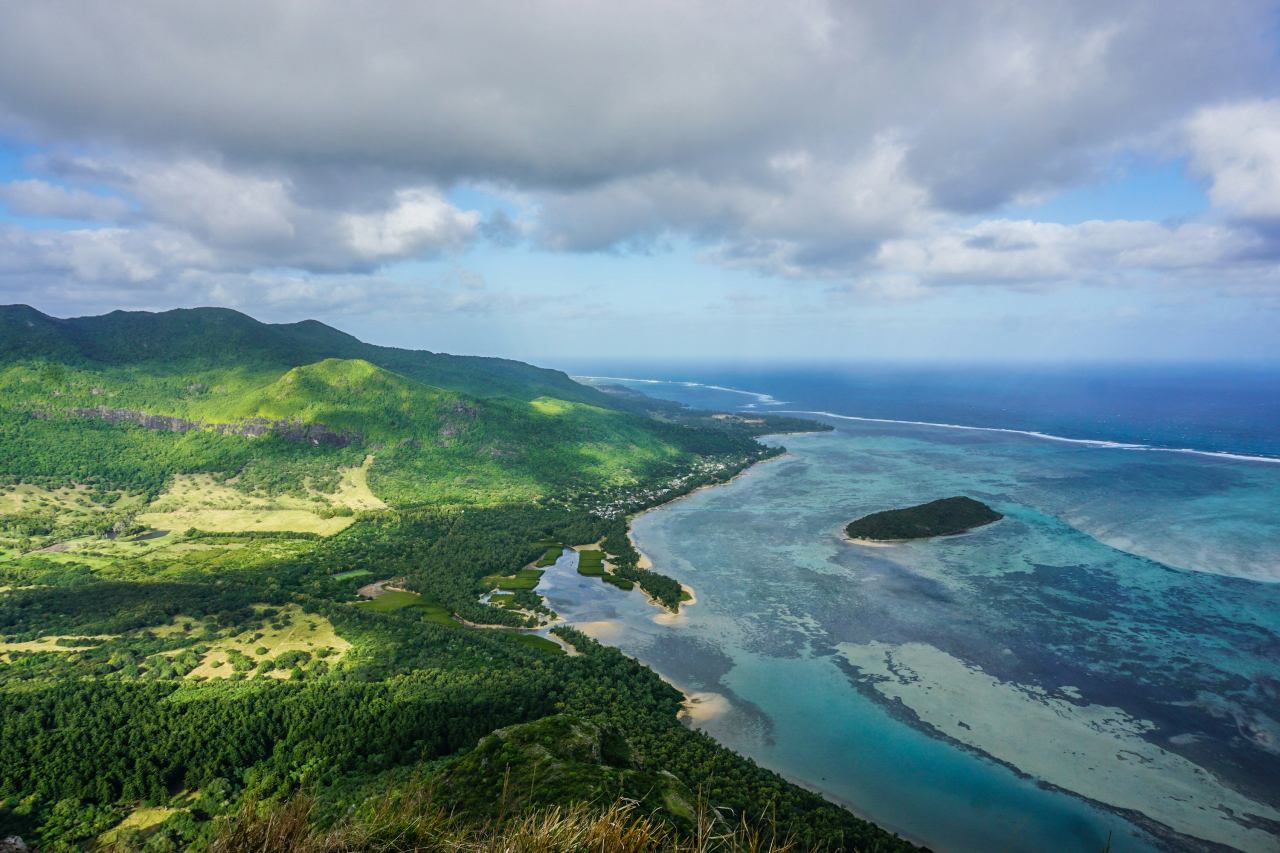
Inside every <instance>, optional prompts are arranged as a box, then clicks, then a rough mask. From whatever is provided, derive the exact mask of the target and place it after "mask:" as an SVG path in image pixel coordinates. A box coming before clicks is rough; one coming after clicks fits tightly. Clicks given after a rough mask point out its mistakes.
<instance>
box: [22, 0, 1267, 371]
mask: <svg viewBox="0 0 1280 853" xmlns="http://www.w3.org/2000/svg"><path fill="white" fill-rule="evenodd" d="M18 302H20V303H27V304H30V305H33V306H35V307H36V308H39V309H40V310H42V311H45V312H46V313H49V314H52V315H55V316H80V315H85V314H96V313H103V312H106V311H110V310H114V309H128V310H135V309H145V310H163V309H168V308H174V307H189V306H197V305H223V306H228V307H232V308H236V309H239V310H242V311H244V312H246V313H249V314H252V315H253V316H256V317H258V318H260V319H263V320H268V321H273V322H281V321H292V320H299V319H304V318H315V319H319V320H322V321H324V322H328V323H330V324H332V325H335V326H337V327H339V328H342V329H344V330H347V331H350V332H352V333H353V334H356V335H358V336H360V337H362V338H364V339H366V340H370V341H374V342H377V343H385V344H393V345H398V346H407V347H414V348H423V349H431V350H436V351H446V352H459V353H478V354H490V355H502V356H509V357H516V358H522V359H526V360H532V361H536V362H539V363H546V364H554V363H558V362H569V361H572V362H573V363H575V364H582V363H589V362H590V361H592V360H600V361H601V362H607V361H619V360H629V361H638V360H644V359H655V360H662V361H668V362H669V361H679V360H682V359H687V360H691V361H692V360H714V361H722V362H725V361H729V362H731V361H735V360H750V361H754V362H761V361H805V360H808V361H823V362H841V361H846V362H857V361H868V360H888V361H895V360H907V361H920V362H926V363H932V362H963V361H999V362H1022V361H1031V362H1045V361H1048V362H1055V363H1056V362H1072V361H1108V360H1124V361H1157V362H1159V361H1251V362H1266V363H1273V364H1280V5H1278V4H1277V3H1274V2H1252V0H1217V2H1213V3H1206V2H1203V0H1191V2H1182V0H1158V1H1155V0H1153V2H1141V1H1140V0H1135V1H1134V2H1117V0H1108V2H1091V1H1090V0H1069V2H1057V0H1036V2H1024V3H1016V2H1000V0H982V2H966V1H965V0H955V2H946V3H939V2H914V0H891V2H890V1H888V0H887V1H886V2H818V0H791V2H786V3H778V2H772V0H760V2H750V0H743V2H725V1H724V0H713V1H712V0H678V2H674V0H673V2H667V0H646V2H644V3H600V2H568V0H557V1H556V2H539V1H538V0H532V2H493V0H472V2H468V3H465V4H461V3H430V2H428V3H422V2H413V3H398V2H380V3H371V4H352V3H338V2H322V1H319V0H317V1H316V2H312V1H311V0H308V2H301V1H300V2H273V3H263V2H256V1H255V2H235V0H232V2H225V0H224V2H186V3H169V2H161V0H154V2H153V0H136V2H131V3H127V4H120V3H106V2H58V0H51V1H50V2H41V3H6V4H3V5H0V303H18Z"/></svg>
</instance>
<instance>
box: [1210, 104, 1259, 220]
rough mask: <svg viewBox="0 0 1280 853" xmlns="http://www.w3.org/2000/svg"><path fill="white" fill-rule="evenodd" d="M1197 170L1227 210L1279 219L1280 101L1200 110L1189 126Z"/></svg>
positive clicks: (1215, 199) (1216, 201) (1212, 196)
mask: <svg viewBox="0 0 1280 853" xmlns="http://www.w3.org/2000/svg"><path fill="white" fill-rule="evenodd" d="M1187 135H1188V138H1189V144H1190V147H1191V157H1192V166H1193V168H1194V169H1195V170H1196V171H1197V172H1198V173H1199V174H1201V175H1202V176H1204V177H1207V178H1208V179H1209V198H1210V199H1211V200H1212V201H1213V203H1214V205H1215V206H1217V207H1219V208H1221V209H1222V210H1224V211H1226V212H1227V213H1228V214H1231V215H1234V216H1239V217H1242V218H1245V219H1280V99H1273V100H1254V101H1246V102H1242V103H1233V104H1227V105H1224V106H1216V107H1211V108H1207V109H1204V110H1201V111H1200V112H1198V113H1197V114H1196V115H1195V116H1194V117H1193V118H1192V119H1191V121H1190V122H1188V125H1187Z"/></svg>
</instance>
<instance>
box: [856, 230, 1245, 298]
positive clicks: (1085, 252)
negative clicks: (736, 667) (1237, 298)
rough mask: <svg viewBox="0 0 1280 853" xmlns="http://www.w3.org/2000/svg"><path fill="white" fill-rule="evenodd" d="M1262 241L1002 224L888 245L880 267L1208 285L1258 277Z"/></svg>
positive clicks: (989, 277) (1001, 277)
mask: <svg viewBox="0 0 1280 853" xmlns="http://www.w3.org/2000/svg"><path fill="white" fill-rule="evenodd" d="M1259 240H1260V238H1259V237H1258V236H1257V235H1255V234H1253V233H1252V232H1249V231H1243V230H1240V229H1236V228H1232V227H1229V226H1224V225H1208V224H1197V223H1189V224H1183V225H1166V224H1163V223H1159V222H1151V221H1123V220H1117V221H1091V222H1082V223H1079V224H1076V225H1062V224H1058V223H1049V222H1031V221H1026V220H1007V219H1000V220H990V221H985V222H981V223H978V224H977V225H974V226H971V227H967V228H950V229H945V230H940V231H938V232H936V233H933V234H928V235H925V236H922V237H915V238H907V239H898V240H889V241H886V242H885V243H884V244H882V245H881V246H880V248H879V250H878V251H877V252H876V255H875V258H874V260H873V263H872V269H873V270H874V271H876V272H880V273H887V274H890V275H893V276H898V277H901V276H911V277H912V278H914V279H915V280H917V281H929V282H934V283H942V284H945V283H964V284H1001V283H1017V284H1027V285H1036V284H1050V283H1061V282H1083V283H1086V284H1088V283H1095V284H1101V283H1108V282H1113V281H1117V280H1124V279H1125V278H1126V277H1131V276H1134V275H1147V274H1152V273H1154V274H1159V275H1161V276H1162V280H1164V281H1171V280H1173V279H1174V278H1176V277H1189V278H1190V280H1193V281H1196V282H1198V283H1204V279H1205V277H1206V276H1216V277H1220V278H1229V277H1230V276H1231V275H1232V271H1233V269H1235V268H1236V267H1240V268H1241V272H1242V273H1243V274H1246V275H1250V276H1252V275H1254V274H1256V272H1257V269H1256V268H1255V266H1254V265H1252V264H1248V263H1247V259H1248V257H1249V256H1250V255H1251V254H1252V253H1253V252H1254V250H1255V249H1256V248H1257V245H1258V243H1259ZM1221 283H1226V282H1221Z"/></svg>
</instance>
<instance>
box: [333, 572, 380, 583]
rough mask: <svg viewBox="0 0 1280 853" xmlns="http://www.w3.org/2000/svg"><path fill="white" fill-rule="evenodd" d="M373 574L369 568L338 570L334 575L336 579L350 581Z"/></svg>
mask: <svg viewBox="0 0 1280 853" xmlns="http://www.w3.org/2000/svg"><path fill="white" fill-rule="evenodd" d="M372 575H373V572H371V571H369V570H368V569H352V570H351V571H349V572H338V573H337V574H336V575H334V576H333V579H334V580H336V581H349V580H353V579H355V578H367V577H370V576H372Z"/></svg>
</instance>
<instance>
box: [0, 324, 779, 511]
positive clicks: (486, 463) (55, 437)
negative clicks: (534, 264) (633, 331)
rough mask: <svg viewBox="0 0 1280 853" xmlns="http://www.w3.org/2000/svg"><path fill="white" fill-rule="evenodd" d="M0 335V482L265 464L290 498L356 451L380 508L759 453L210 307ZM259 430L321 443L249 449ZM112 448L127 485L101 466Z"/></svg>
mask: <svg viewBox="0 0 1280 853" xmlns="http://www.w3.org/2000/svg"><path fill="white" fill-rule="evenodd" d="M0 331H2V332H3V333H2V334H0V392H2V393H3V395H4V402H3V403H0V421H7V422H8V425H9V426H8V429H7V430H6V431H7V432H8V433H10V434H11V435H12V436H13V441H12V443H11V444H10V446H9V447H8V450H7V452H6V451H5V450H0V478H2V479H8V480H14V481H31V482H37V483H41V484H55V485H68V484H70V483H71V482H73V481H74V482H83V483H90V484H94V485H98V486H104V487H109V488H124V489H129V490H137V489H138V488H143V489H146V490H150V491H152V492H155V491H158V489H159V488H161V487H162V486H163V484H164V482H166V481H167V479H168V478H169V477H170V476H172V475H173V474H176V473H188V472H196V471H209V472H218V473H222V474H225V475H228V476H230V475H233V474H235V473H237V472H240V471H243V470H245V469H246V468H249V469H250V470H251V472H252V469H253V468H254V467H255V463H259V464H257V465H256V467H257V468H261V467H263V466H262V464H261V463H263V460H264V459H267V458H270V459H271V465H272V466H273V467H274V469H275V470H274V472H273V476H272V477H271V478H270V479H271V481H272V483H273V484H274V485H275V487H283V488H295V489H296V488H298V487H300V485H301V483H302V481H303V479H304V478H307V477H311V478H313V479H314V478H316V477H317V471H318V470H319V469H323V468H325V467H326V466H327V467H328V468H329V469H332V470H336V469H337V468H340V467H345V466H350V465H352V464H356V463H358V461H359V459H361V458H363V455H364V453H369V454H373V455H374V456H375V461H374V464H373V469H372V471H371V472H370V474H369V480H370V483H371V485H372V486H373V488H374V490H375V492H378V493H379V496H380V497H382V498H383V499H384V500H386V501H388V502H390V503H392V504H418V503H424V502H442V503H494V502H498V501H509V500H532V499H537V498H548V497H563V496H565V495H568V494H577V493H581V492H584V491H590V490H592V489H600V488H612V487H620V486H625V485H628V484H633V485H634V484H639V483H642V482H644V481H646V480H649V479H653V478H655V477H660V476H662V475H663V474H665V473H666V472H667V471H669V470H671V466H673V465H679V464H683V463H687V462H689V461H691V460H692V459H693V458H694V457H695V456H698V455H705V454H708V453H710V454H742V453H745V452H749V451H751V450H752V448H753V447H754V443H753V442H751V441H750V440H749V436H746V435H730V434H726V433H725V432H724V431H723V430H712V429H707V428H701V427H698V428H689V427H687V426H683V425H679V424H672V423H665V422H660V421H657V420H655V419H653V418H651V417H648V416H646V415H644V414H642V413H637V412H634V411H627V410H624V409H623V408H621V407H619V406H618V405H617V403H616V402H615V400H614V399H613V398H612V397H611V396H610V395H608V394H604V393H601V392H599V391H596V390H594V389H592V388H588V387H585V386H583V385H579V384H578V383H576V382H574V381H572V380H571V379H569V377H567V376H566V375H565V374H563V373H560V372H558V371H552V370H543V369H541V368H536V367H532V366H530V365H526V364H521V363H519V362H513V361H506V360H502V359H489V358H471V357H460V356H448V355H438V354H435V353H429V352H416V351H409V350H397V349H392V348H387V347H377V346H372V345H369V344H364V343H361V342H360V341H358V340H356V339H355V338H353V337H351V336H349V335H346V334H344V333H342V332H339V331H337V330H335V329H331V328H329V327H327V326H324V325H323V324H320V323H316V322H314V321H307V322H303V323H294V324H286V325H271V324H265V323H259V322H258V321H256V320H254V319H252V318H250V317H246V316H245V315H243V314H239V313H237V312H234V311H229V310H226V309H217V308H201V309H191V310H182V311H168V312H164V313H161V314H148V313H143V312H121V311H117V312H113V313H111V314H107V315H104V316H101V317H82V318H76V319H70V320H59V319H55V318H51V317H48V316H46V315H44V314H41V313H40V312H38V311H35V310H34V309H31V308H28V307H25V306H9V307H6V308H3V309H0ZM33 415H35V416H38V417H39V418H40V420H41V422H40V423H38V424H36V423H32V422H31V420H30V418H31V416H33ZM15 419H17V421H18V424H17V425H15ZM86 419H90V420H98V421H106V422H108V423H110V424H111V428H110V429H104V428H103V427H101V426H94V427H93V428H92V430H93V432H94V436H93V447H92V448H90V447H87V446H84V442H83V441H82V440H81V437H78V436H82V435H83V434H84V433H85V431H86V428H87V427H86V425H85V424H84V421H85V420H86ZM146 428H150V429H151V430H152V434H151V435H149V436H145V435H139V434H138V431H139V429H146ZM0 429H4V427H3V425H2V424H0ZM192 430H203V431H204V433H205V434H204V435H202V436H192V435H191V434H190V431H192ZM36 434H38V435H39V436H40V438H39V439H38V441H37V442H36V444H38V445H40V446H42V447H49V446H53V445H57V446H60V447H61V448H63V449H64V451H69V452H66V453H63V454H61V455H60V456H59V457H58V458H48V456H47V455H46V454H45V453H43V452H41V451H40V450H39V448H38V447H35V446H33V445H32V442H30V441H28V440H26V439H29V438H30V437H31V436H33V435H36ZM263 435H266V436H267V437H269V438H271V437H274V438H283V439H286V440H287V439H289V438H293V439H295V440H301V441H304V442H305V441H307V440H313V441H314V440H317V439H318V440H319V442H320V443H321V444H322V445H324V446H322V447H319V448H316V449H314V450H311V451H304V449H303V448H299V447H286V446H282V443H281V442H280V441H275V442H272V441H267V442H263V441H256V442H251V439H254V438H258V437H260V436H263ZM331 445H338V447H333V446H331ZM361 451H363V452H361ZM103 455H105V456H107V457H109V461H107V460H103V462H102V464H96V463H95V462H94V459H93V458H92V457H95V456H97V457H102V456H103ZM123 456H128V457H131V458H132V459H133V460H134V461H135V462H136V465H135V468H136V469H137V471H135V472H133V473H132V474H130V475H129V476H121V475H119V474H118V473H116V472H115V470H114V469H115V468H117V467H119V464H118V463H119V462H120V461H121V457H123ZM95 467H96V468H98V470H94V469H95ZM126 467H127V466H126ZM290 473H292V479H290ZM249 479H250V480H253V479H254V478H253V477H250V478H249Z"/></svg>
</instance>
